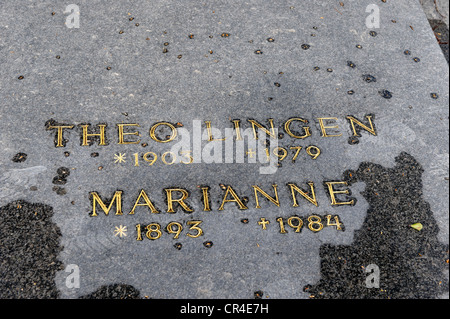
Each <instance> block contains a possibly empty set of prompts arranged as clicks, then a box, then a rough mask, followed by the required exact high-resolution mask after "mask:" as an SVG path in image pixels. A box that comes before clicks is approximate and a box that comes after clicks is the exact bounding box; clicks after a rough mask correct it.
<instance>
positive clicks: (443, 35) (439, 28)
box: [428, 20, 449, 63]
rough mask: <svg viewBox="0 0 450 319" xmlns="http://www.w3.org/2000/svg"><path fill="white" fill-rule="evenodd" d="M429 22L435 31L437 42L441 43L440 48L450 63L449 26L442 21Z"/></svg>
mask: <svg viewBox="0 0 450 319" xmlns="http://www.w3.org/2000/svg"><path fill="white" fill-rule="evenodd" d="M428 22H429V23H430V26H431V28H432V29H433V32H434V34H435V36H436V40H437V42H438V43H439V46H440V47H441V49H442V52H443V53H444V56H445V59H446V60H447V63H448V62H449V47H448V45H449V44H448V42H449V41H448V38H449V32H448V26H447V25H446V24H445V23H444V22H442V21H441V20H428Z"/></svg>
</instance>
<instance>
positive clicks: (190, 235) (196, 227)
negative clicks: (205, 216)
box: [186, 220, 203, 238]
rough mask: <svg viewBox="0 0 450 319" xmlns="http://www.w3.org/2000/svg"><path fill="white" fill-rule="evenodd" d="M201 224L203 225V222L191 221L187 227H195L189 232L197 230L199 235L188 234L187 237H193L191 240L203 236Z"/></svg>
mask: <svg viewBox="0 0 450 319" xmlns="http://www.w3.org/2000/svg"><path fill="white" fill-rule="evenodd" d="M201 223H202V221H201V220H190V221H188V222H187V223H186V224H187V225H189V226H191V225H193V226H191V228H189V230H195V231H197V234H195V235H192V234H189V233H187V234H186V235H187V236H188V237H191V238H198V237H200V236H201V235H203V229H201V228H200V227H198V226H199V225H200V224H201Z"/></svg>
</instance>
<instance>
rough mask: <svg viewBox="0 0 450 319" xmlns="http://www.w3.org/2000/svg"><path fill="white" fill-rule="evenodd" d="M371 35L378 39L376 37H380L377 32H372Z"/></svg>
mask: <svg viewBox="0 0 450 319" xmlns="http://www.w3.org/2000/svg"><path fill="white" fill-rule="evenodd" d="M369 34H370V35H371V36H372V37H376V36H377V35H378V33H377V32H376V31H370V32H369Z"/></svg>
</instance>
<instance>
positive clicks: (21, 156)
mask: <svg viewBox="0 0 450 319" xmlns="http://www.w3.org/2000/svg"><path fill="white" fill-rule="evenodd" d="M27 157H28V155H27V154H25V153H17V154H16V155H14V157H13V158H12V161H13V162H14V163H22V162H25V161H26V160H27Z"/></svg>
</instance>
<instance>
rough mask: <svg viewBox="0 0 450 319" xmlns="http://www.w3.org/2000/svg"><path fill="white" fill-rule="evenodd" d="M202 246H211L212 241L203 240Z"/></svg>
mask: <svg viewBox="0 0 450 319" xmlns="http://www.w3.org/2000/svg"><path fill="white" fill-rule="evenodd" d="M203 246H205V247H206V248H211V247H212V246H213V242H212V241H205V242H204V243H203Z"/></svg>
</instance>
